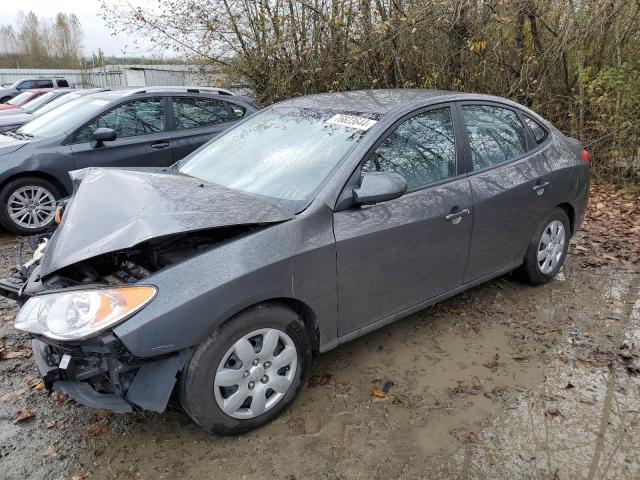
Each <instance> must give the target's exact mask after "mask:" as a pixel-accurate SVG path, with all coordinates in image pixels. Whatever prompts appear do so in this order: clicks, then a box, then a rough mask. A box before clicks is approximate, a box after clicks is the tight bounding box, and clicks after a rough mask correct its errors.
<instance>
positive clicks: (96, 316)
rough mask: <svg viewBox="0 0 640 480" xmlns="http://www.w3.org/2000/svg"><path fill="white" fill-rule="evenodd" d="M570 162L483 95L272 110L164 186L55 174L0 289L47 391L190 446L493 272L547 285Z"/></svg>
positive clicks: (555, 143)
mask: <svg viewBox="0 0 640 480" xmlns="http://www.w3.org/2000/svg"><path fill="white" fill-rule="evenodd" d="M588 160H589V157H588V153H587V152H586V151H585V150H583V148H582V146H581V145H580V143H579V142H578V141H576V140H574V139H571V138H568V137H566V136H565V135H563V134H562V133H560V132H559V131H558V130H557V129H555V128H554V127H553V126H552V125H550V124H549V123H548V122H546V121H545V120H544V119H542V118H540V117H539V116H538V115H536V114H535V113H533V112H532V111H530V110H528V109H526V108H524V107H522V106H520V105H518V104H516V103H513V102H510V101H508V100H505V99H502V98H496V97H490V96H484V95H471V94H461V93H452V92H438V91H417V90H381V91H360V92H348V93H332V94H324V95H314V96H308V97H300V98H296V99H293V100H289V101H286V102H282V103H279V104H276V105H274V106H272V107H270V108H267V109H265V110H263V111H261V112H259V113H257V114H255V115H253V116H252V117H249V118H247V119H246V120H244V121H243V122H241V123H240V124H238V125H236V126H235V127H233V128H232V129H230V130H228V131H227V132H225V133H224V134H222V135H221V136H220V137H218V138H217V139H215V140H213V141H211V142H209V143H208V144H206V145H205V146H203V147H202V148H200V149H199V150H197V151H196V152H194V153H192V154H191V155H189V156H188V157H187V158H185V159H184V160H183V161H181V162H179V163H178V164H177V165H175V166H174V167H173V168H170V169H164V170H162V169H147V170H116V169H96V168H89V169H85V170H81V171H77V172H74V173H72V177H73V182H74V184H75V193H74V195H73V197H72V199H71V201H70V202H69V203H67V205H66V206H65V208H64V211H63V212H59V215H60V214H61V215H62V223H61V224H60V226H59V228H58V230H57V231H56V232H55V234H54V235H53V236H52V237H51V239H49V240H48V241H45V242H43V243H42V244H41V246H40V248H38V250H37V251H36V254H35V256H34V259H33V260H32V261H31V262H30V263H29V264H27V265H25V266H24V267H21V268H20V269H17V270H16V271H15V273H14V274H13V276H12V277H10V278H9V279H5V280H3V281H2V282H0V289H1V290H2V292H3V294H4V295H6V296H11V297H13V298H17V299H18V300H20V301H22V302H24V301H26V303H25V304H24V306H23V307H22V310H21V311H20V313H19V315H18V317H17V319H16V323H15V326H16V328H18V329H20V330H23V331H25V332H29V333H31V334H32V335H33V337H34V341H33V348H34V352H35V358H36V361H37V363H38V367H39V369H40V371H41V373H42V375H43V377H44V380H45V384H46V385H47V387H48V388H50V389H54V390H58V391H61V392H65V393H67V394H69V395H70V396H71V397H73V398H75V399H76V400H77V401H78V402H80V403H82V404H84V405H88V406H91V407H103V408H109V409H111V410H114V411H118V412H126V411H132V410H136V409H147V410H155V411H162V410H164V409H165V407H166V405H167V402H168V401H169V397H170V396H171V394H172V393H173V392H174V390H176V391H177V393H178V396H179V398H180V400H181V402H182V405H183V407H184V409H185V410H186V412H187V413H188V414H189V415H190V416H191V418H192V419H193V420H194V421H195V422H197V423H198V424H199V425H200V426H202V427H203V428H204V429H206V430H207V431H210V432H215V433H220V434H235V433H240V432H245V431H247V430H250V429H253V428H256V427H258V426H260V425H263V424H264V423H266V422H268V421H269V420H271V419H272V418H274V417H275V416H276V415H278V414H279V413H280V412H282V411H283V409H285V408H286V407H287V406H288V405H289V404H290V403H291V401H292V400H293V398H294V397H295V396H296V394H297V393H298V392H299V391H300V389H301V388H302V386H303V384H304V382H305V376H306V374H307V372H308V371H309V366H310V364H311V360H312V354H313V353H314V352H324V351H327V350H330V349H332V348H334V347H336V346H337V345H339V344H341V343H344V342H347V341H349V340H352V339H354V338H356V337H359V336H360V335H363V334H365V333H367V332H369V331H371V330H374V329H376V328H379V327H381V326H383V325H386V324H388V323H389V322H392V321H394V320H397V319H399V318H401V317H404V316H407V315H409V314H411V313H413V312H415V311H417V310H420V309H423V308H425V307H426V306H428V305H430V304H433V303H435V302H438V301H440V300H442V299H444V298H447V297H450V296H452V295H455V294H456V293H458V292H461V291H463V290H465V289H467V288H470V287H472V286H474V285H477V284H479V283H481V282H485V281H487V280H489V279H491V278H494V277H496V276H498V275H502V274H504V273H507V272H510V271H512V270H516V271H517V273H518V274H519V275H520V276H521V278H523V279H524V280H526V281H528V282H529V283H532V284H541V283H544V282H548V281H550V280H551V279H553V278H554V276H555V275H556V274H557V273H558V271H559V270H560V268H561V266H562V264H563V261H564V258H565V256H566V254H567V248H568V245H569V238H570V237H571V235H572V234H573V233H574V232H575V231H576V230H577V229H578V228H579V226H580V223H581V221H582V219H583V217H584V214H585V209H586V205H587V197H588V189H589V165H588Z"/></svg>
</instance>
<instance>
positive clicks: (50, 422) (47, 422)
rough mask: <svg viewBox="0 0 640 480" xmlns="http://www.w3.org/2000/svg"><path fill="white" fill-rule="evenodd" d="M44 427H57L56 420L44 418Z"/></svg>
mask: <svg viewBox="0 0 640 480" xmlns="http://www.w3.org/2000/svg"><path fill="white" fill-rule="evenodd" d="M44 428H46V429H51V428H58V421H57V420H48V419H45V421H44Z"/></svg>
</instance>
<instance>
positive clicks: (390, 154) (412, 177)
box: [362, 107, 456, 190]
mask: <svg viewBox="0 0 640 480" xmlns="http://www.w3.org/2000/svg"><path fill="white" fill-rule="evenodd" d="M362 172H395V173H398V174H400V175H402V176H403V177H404V179H405V180H406V181H407V188H408V189H409V190H411V189H415V188H420V187H425V186H427V185H430V184H432V183H436V182H439V181H442V180H445V179H447V178H451V177H455V176H456V145H455V136H454V132H453V120H452V119H451V109H450V108H449V107H446V108H439V109H436V110H429V111H428V112H424V113H421V114H419V115H416V116H415V117H411V118H410V119H408V120H406V121H405V122H403V123H401V124H400V125H399V126H398V128H396V130H395V131H394V132H393V133H392V134H391V135H389V136H388V137H387V138H386V139H385V140H384V142H383V143H382V144H381V145H380V146H379V147H378V148H377V149H376V151H375V152H374V154H373V155H372V156H371V158H369V159H368V160H367V161H366V162H365V163H364V165H363V166H362Z"/></svg>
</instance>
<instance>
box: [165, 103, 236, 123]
mask: <svg viewBox="0 0 640 480" xmlns="http://www.w3.org/2000/svg"><path fill="white" fill-rule="evenodd" d="M173 114H174V116H175V124H176V130H186V129H188V128H198V127H206V126H209V125H217V124H220V123H225V122H230V121H232V120H235V119H236V118H238V117H237V113H235V111H234V114H233V116H232V114H231V112H229V109H228V108H227V102H223V101H222V100H215V99H213V98H197V97H176V98H174V99H173ZM243 115H244V114H243Z"/></svg>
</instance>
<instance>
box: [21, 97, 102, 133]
mask: <svg viewBox="0 0 640 480" xmlns="http://www.w3.org/2000/svg"><path fill="white" fill-rule="evenodd" d="M66 96H67V95H65V96H63V97H62V98H64V97H66ZM55 101H58V100H55ZM51 103H54V102H51ZM108 104H109V102H108V101H107V100H102V99H98V98H91V97H81V98H76V99H75V100H72V101H70V102H67V103H64V104H63V105H62V106H59V108H54V109H53V110H50V111H48V112H47V113H44V114H43V115H40V116H39V117H38V118H36V119H35V120H32V121H30V122H29V123H27V124H26V125H24V126H23V127H21V128H19V129H18V133H24V134H26V135H31V136H34V137H41V138H50V137H55V136H56V135H60V134H62V133H68V132H70V131H71V130H72V129H73V128H75V127H77V126H78V125H79V124H81V123H83V122H85V121H88V120H91V118H92V117H93V116H94V115H96V114H98V113H99V112H101V111H102V110H103V109H104V107H105V106H106V105H108Z"/></svg>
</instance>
